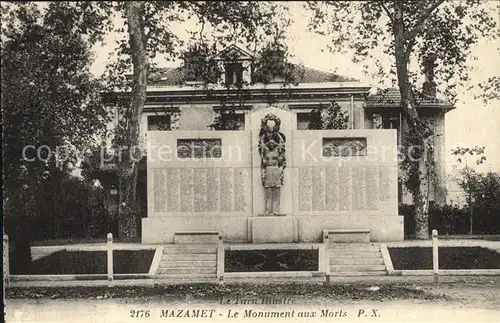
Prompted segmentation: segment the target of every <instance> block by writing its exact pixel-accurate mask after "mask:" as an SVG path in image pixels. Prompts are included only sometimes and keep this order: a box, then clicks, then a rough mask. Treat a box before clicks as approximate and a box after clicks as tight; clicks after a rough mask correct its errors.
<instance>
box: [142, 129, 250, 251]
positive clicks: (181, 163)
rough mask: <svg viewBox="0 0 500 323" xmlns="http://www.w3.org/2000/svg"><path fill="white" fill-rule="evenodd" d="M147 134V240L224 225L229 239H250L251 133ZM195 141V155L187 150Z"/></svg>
mask: <svg viewBox="0 0 500 323" xmlns="http://www.w3.org/2000/svg"><path fill="white" fill-rule="evenodd" d="M147 137H148V153H147V154H148V166H147V167H148V175H147V176H148V217H147V218H144V219H143V233H142V238H143V242H144V243H157V242H168V243H173V239H174V233H175V231H186V230H212V231H221V230H224V229H225V230H224V231H226V236H225V238H226V239H233V240H236V241H246V239H247V232H246V225H247V224H246V222H247V218H248V217H250V216H251V215H252V193H251V192H252V177H251V172H252V169H251V158H250V156H251V145H250V137H251V136H250V133H249V132H247V131H169V132H162V131H151V132H148V136H147ZM190 142H191V143H192V144H193V146H191V147H192V148H191V150H192V154H190V153H189V152H190V151H191V150H190V149H186V147H187V145H188V144H189V143H190ZM204 143H205V144H206V145H207V146H206V147H208V148H206V149H205V150H203V149H202V148H201V147H202V145H203V144H204ZM211 143H216V146H210V145H211ZM217 146H218V147H219V148H217Z"/></svg>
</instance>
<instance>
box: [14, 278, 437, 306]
mask: <svg viewBox="0 0 500 323" xmlns="http://www.w3.org/2000/svg"><path fill="white" fill-rule="evenodd" d="M369 286H370V285H365V284H332V285H318V284H298V283H286V284H263V285H262V284H225V285H218V284H185V285H170V286H161V285H156V286H147V287H44V288H41V287H35V288H24V287H23V288H21V287H19V288H8V289H6V298H10V299H12V298H35V299H46V298H51V299H54V298H62V299H69V298H81V299H108V298H127V299H128V298H142V299H147V301H148V302H150V301H151V299H155V298H158V299H160V300H161V301H162V302H165V301H185V300H186V297H187V296H191V297H192V298H193V299H202V300H204V301H206V300H219V299H220V298H221V297H232V298H234V297H242V298H243V297H257V296H259V297H260V296H269V297H289V298H290V297H292V298H296V297H304V298H305V299H312V298H313V297H314V298H317V297H322V298H327V299H331V300H344V299H351V300H377V301H384V300H391V299H425V300H435V299H442V298H446V297H445V296H444V295H438V294H431V293H427V292H426V291H425V290H423V289H415V288H414V287H413V286H410V285H408V284H385V285H382V286H380V289H378V290H376V291H372V290H369V289H367V287H369Z"/></svg>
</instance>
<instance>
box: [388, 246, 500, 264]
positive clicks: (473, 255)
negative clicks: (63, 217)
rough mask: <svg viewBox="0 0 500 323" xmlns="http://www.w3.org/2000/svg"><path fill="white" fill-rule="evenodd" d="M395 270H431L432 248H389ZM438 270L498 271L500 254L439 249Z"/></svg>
mask: <svg viewBox="0 0 500 323" xmlns="http://www.w3.org/2000/svg"><path fill="white" fill-rule="evenodd" d="M389 253H390V255H391V259H392V264H393V266H394V269H396V270H415V269H417V270H421V269H432V248H430V247H405V248H389ZM439 268H440V269H500V253H498V252H495V251H493V250H489V249H486V248H480V247H440V248H439Z"/></svg>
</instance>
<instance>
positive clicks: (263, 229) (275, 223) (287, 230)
mask: <svg viewBox="0 0 500 323" xmlns="http://www.w3.org/2000/svg"><path fill="white" fill-rule="evenodd" d="M251 226H252V242H253V243H287V242H288V243H289V242H298V240H299V239H298V230H297V219H296V218H293V217H287V216H259V217H254V218H252V219H251Z"/></svg>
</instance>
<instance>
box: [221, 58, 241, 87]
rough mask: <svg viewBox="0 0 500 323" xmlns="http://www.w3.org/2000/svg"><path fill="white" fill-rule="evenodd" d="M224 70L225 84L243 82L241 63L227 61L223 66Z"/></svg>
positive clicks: (239, 83) (239, 84)
mask: <svg viewBox="0 0 500 323" xmlns="http://www.w3.org/2000/svg"><path fill="white" fill-rule="evenodd" d="M225 71H226V74H225V76H226V85H237V86H241V84H242V82H243V64H242V63H227V64H226V66H225Z"/></svg>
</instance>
